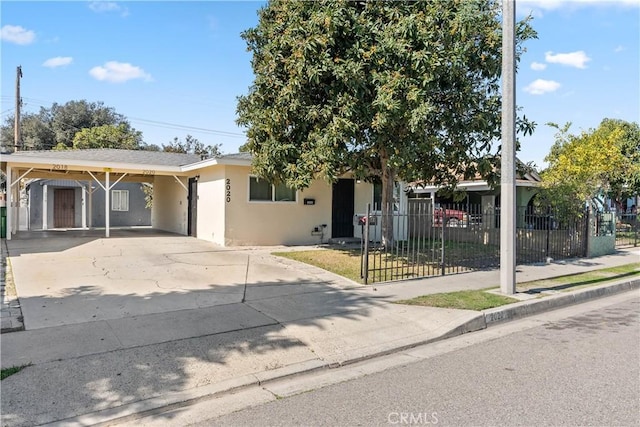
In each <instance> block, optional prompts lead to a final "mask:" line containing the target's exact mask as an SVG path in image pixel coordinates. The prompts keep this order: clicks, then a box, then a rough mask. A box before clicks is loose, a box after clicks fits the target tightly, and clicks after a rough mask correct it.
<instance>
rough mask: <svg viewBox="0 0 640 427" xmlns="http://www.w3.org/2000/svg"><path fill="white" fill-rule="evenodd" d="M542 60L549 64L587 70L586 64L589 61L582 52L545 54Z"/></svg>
mask: <svg viewBox="0 0 640 427" xmlns="http://www.w3.org/2000/svg"><path fill="white" fill-rule="evenodd" d="M544 59H545V61H547V62H549V63H551V64H562V65H567V66H569V67H576V68H587V65H586V64H587V62H589V61H591V58H589V57H588V56H587V54H586V53H584V51H583V50H579V51H576V52H570V53H555V54H554V53H553V52H547V53H545V54H544Z"/></svg>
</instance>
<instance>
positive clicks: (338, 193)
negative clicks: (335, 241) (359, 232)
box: [331, 179, 354, 237]
mask: <svg viewBox="0 0 640 427" xmlns="http://www.w3.org/2000/svg"><path fill="white" fill-rule="evenodd" d="M353 184H354V181H353V179H339V180H338V182H336V183H335V184H333V198H332V201H331V237H353V196H354V185H353Z"/></svg>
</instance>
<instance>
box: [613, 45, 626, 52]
mask: <svg viewBox="0 0 640 427" xmlns="http://www.w3.org/2000/svg"><path fill="white" fill-rule="evenodd" d="M626 49H627V48H626V47H624V46H622V45H619V46H617V47H616V48H615V49H613V51H614V52H615V53H619V52H622V51H623V50H626Z"/></svg>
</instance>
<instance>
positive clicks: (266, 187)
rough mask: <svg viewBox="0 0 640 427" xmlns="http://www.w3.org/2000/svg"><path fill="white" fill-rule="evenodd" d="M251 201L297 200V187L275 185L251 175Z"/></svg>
mask: <svg viewBox="0 0 640 427" xmlns="http://www.w3.org/2000/svg"><path fill="white" fill-rule="evenodd" d="M249 201H251V202H295V201H296V190H295V188H290V187H287V186H286V185H285V184H277V185H273V184H270V183H269V182H267V181H266V180H264V179H259V178H257V177H255V176H250V177H249Z"/></svg>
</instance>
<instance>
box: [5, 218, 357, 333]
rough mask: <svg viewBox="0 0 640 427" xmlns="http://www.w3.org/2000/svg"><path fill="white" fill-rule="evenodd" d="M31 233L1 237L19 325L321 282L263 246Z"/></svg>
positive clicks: (153, 309) (143, 235) (222, 300)
mask: <svg viewBox="0 0 640 427" xmlns="http://www.w3.org/2000/svg"><path fill="white" fill-rule="evenodd" d="M38 236H42V234H38V233H34V234H33V235H32V236H28V238H19V239H15V240H11V241H8V242H7V243H8V247H9V255H10V261H11V266H12V269H13V274H14V281H15V283H16V288H17V292H18V296H19V298H20V303H21V306H22V313H23V315H24V324H25V329H27V330H33V329H40V328H47V327H52V326H61V325H71V324H78V323H84V322H91V321H99V320H109V319H121V318H127V317H135V316H141V315H147V314H154V313H166V312H177V311H179V310H192V309H201V308H207V307H214V306H221V305H225V304H233V303H238V302H242V301H243V300H251V299H261V300H262V299H268V298H269V296H270V295H274V296H277V295H282V293H283V292H286V293H291V294H296V293H303V292H308V291H309V290H310V288H313V287H315V286H321V285H322V286H325V287H326V286H327V280H326V277H325V278H319V277H318V274H319V273H318V271H317V270H306V271H305V269H300V268H297V266H296V265H295V264H292V263H291V262H287V261H279V260H277V259H276V258H274V257H273V256H271V255H269V250H265V249H264V248H236V249H228V248H222V247H219V246H216V245H214V244H212V243H208V242H205V241H202V240H198V239H195V238H191V237H185V236H178V235H173V234H167V233H162V232H154V231H152V230H148V231H146V232H140V231H138V232H136V233H129V234H127V232H120V233H118V232H117V231H115V232H114V233H113V235H112V237H110V238H102V237H99V236H92V235H90V234H87V233H83V232H73V231H71V232H65V233H58V234H57V235H56V234H55V233H48V235H47V237H46V238H41V237H40V238H37V237H38ZM29 237H31V238H29ZM320 274H321V273H320ZM276 285H277V286H276ZM343 285H346V286H348V285H350V283H348V282H347V283H343Z"/></svg>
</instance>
